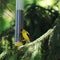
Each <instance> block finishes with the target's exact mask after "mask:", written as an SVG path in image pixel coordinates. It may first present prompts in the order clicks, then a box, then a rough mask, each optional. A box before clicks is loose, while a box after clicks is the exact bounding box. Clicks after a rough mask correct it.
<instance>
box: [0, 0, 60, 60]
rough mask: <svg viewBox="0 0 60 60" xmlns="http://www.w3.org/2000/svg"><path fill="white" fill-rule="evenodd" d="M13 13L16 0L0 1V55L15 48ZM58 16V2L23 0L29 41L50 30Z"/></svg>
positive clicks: (59, 9)
mask: <svg viewBox="0 0 60 60" xmlns="http://www.w3.org/2000/svg"><path fill="white" fill-rule="evenodd" d="M15 11H16V0H0V53H2V52H3V51H4V50H6V51H8V50H9V49H14V47H15V46H14V34H15V33H14V32H15V29H14V27H15V16H16V14H15ZM59 14H60V1H59V0H24V17H25V20H24V28H25V29H26V30H27V31H28V32H29V33H30V39H31V41H34V40H35V39H37V38H38V37H40V36H41V35H43V34H44V33H45V32H46V31H47V30H48V29H50V28H52V27H53V26H54V25H55V21H56V19H57V18H58V16H59ZM7 59H8V58H7Z"/></svg>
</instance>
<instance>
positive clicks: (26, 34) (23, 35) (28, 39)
mask: <svg viewBox="0 0 60 60" xmlns="http://www.w3.org/2000/svg"><path fill="white" fill-rule="evenodd" d="M21 35H22V37H23V41H26V42H30V38H29V33H28V32H27V31H26V30H25V29H21Z"/></svg>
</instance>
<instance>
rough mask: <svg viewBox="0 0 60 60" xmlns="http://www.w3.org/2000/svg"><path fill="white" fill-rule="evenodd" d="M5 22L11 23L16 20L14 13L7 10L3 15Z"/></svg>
mask: <svg viewBox="0 0 60 60" xmlns="http://www.w3.org/2000/svg"><path fill="white" fill-rule="evenodd" d="M3 18H4V20H6V21H8V22H11V21H12V20H13V18H14V13H13V12H10V11H9V10H8V9H6V10H5V11H4V13H3Z"/></svg>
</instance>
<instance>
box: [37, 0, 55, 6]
mask: <svg viewBox="0 0 60 60" xmlns="http://www.w3.org/2000/svg"><path fill="white" fill-rule="evenodd" d="M53 3H54V0H42V1H40V2H39V1H38V2H37V4H38V5H40V6H42V7H48V6H52V5H53Z"/></svg>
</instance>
